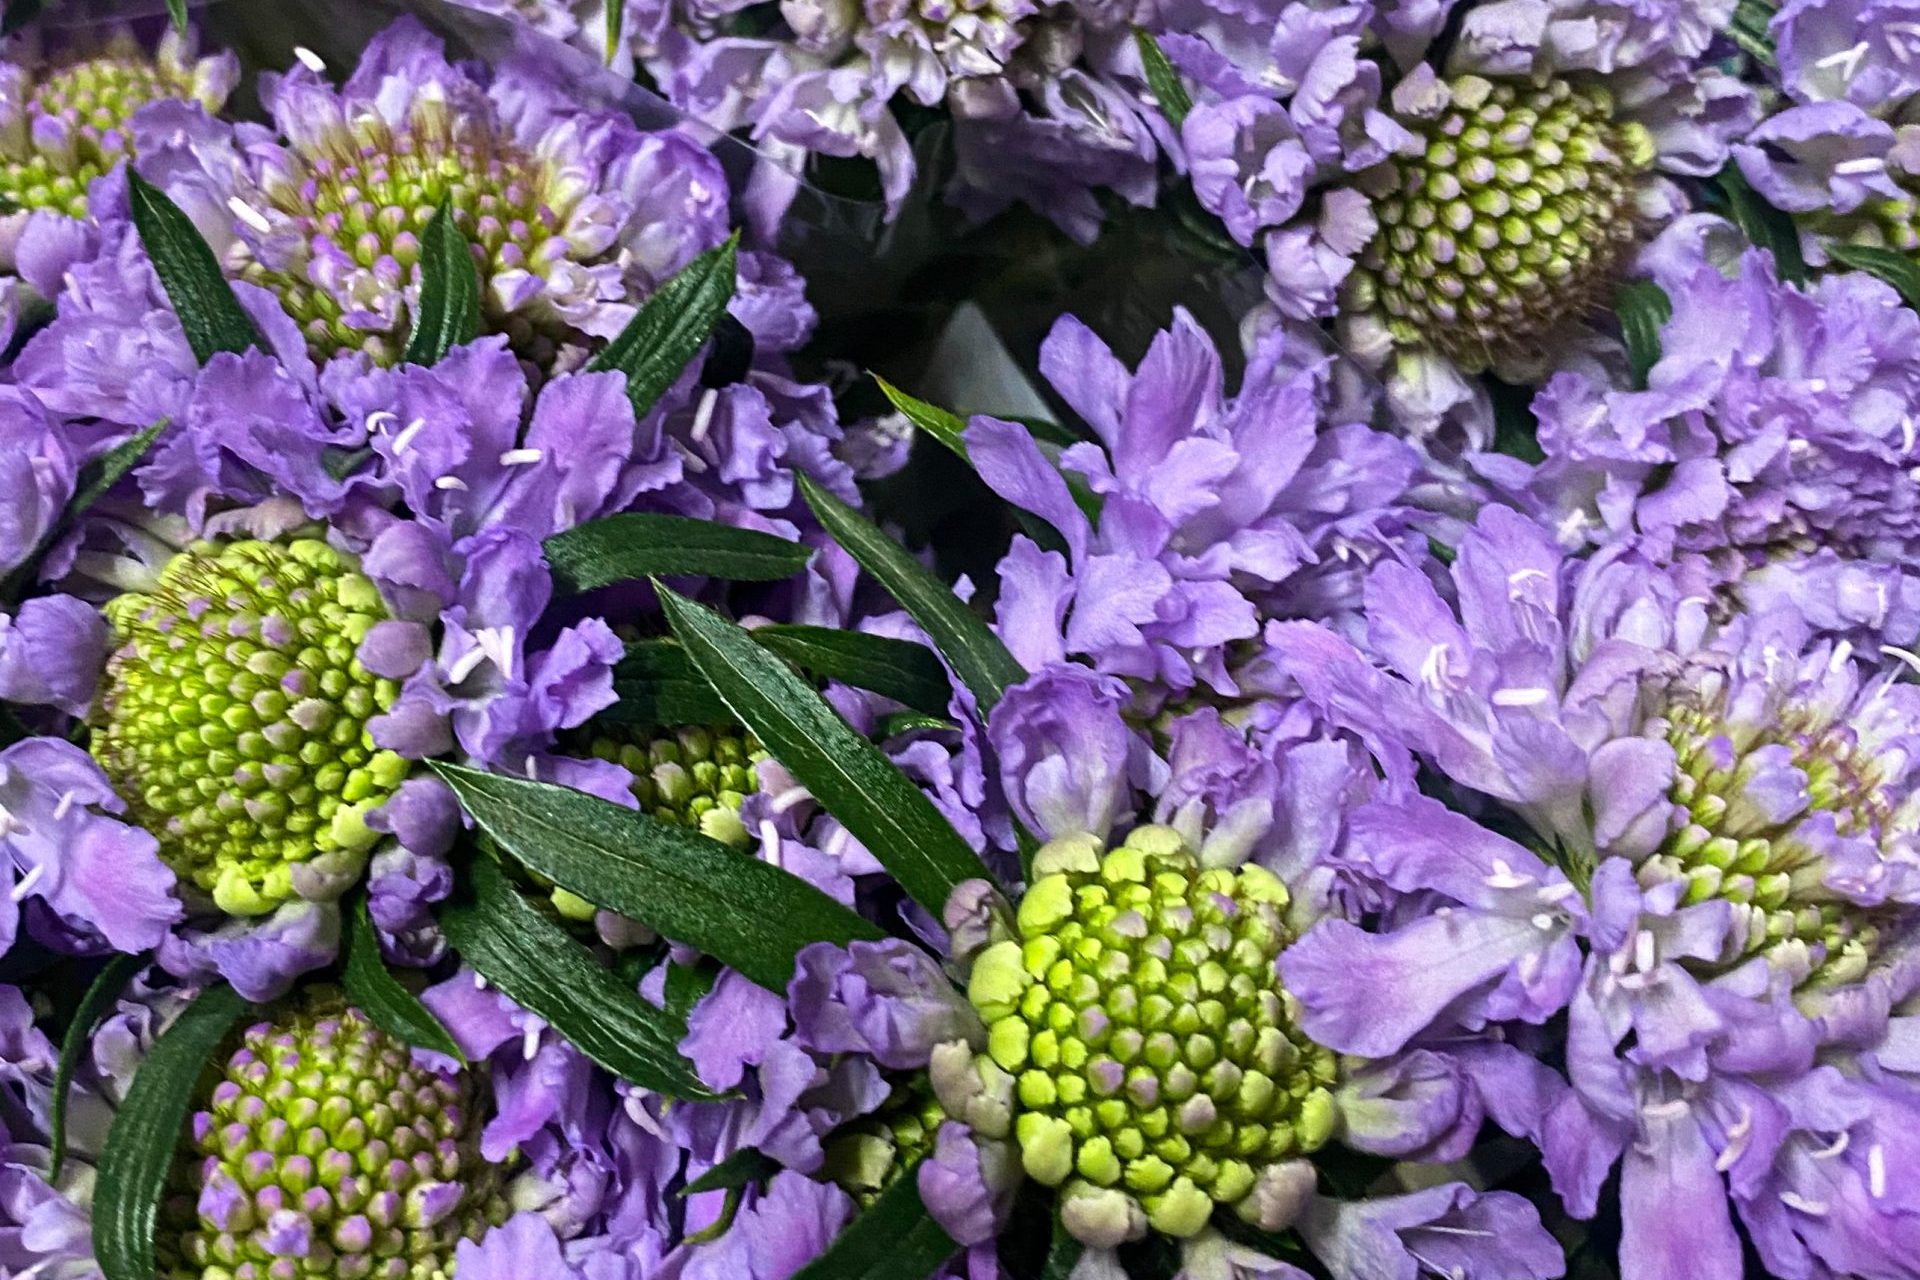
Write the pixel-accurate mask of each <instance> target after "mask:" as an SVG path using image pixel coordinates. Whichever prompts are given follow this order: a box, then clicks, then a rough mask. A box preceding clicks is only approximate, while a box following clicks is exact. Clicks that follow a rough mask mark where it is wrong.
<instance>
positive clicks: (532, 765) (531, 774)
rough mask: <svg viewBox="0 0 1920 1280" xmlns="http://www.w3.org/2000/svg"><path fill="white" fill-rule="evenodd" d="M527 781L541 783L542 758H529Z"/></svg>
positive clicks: (532, 756)
mask: <svg viewBox="0 0 1920 1280" xmlns="http://www.w3.org/2000/svg"><path fill="white" fill-rule="evenodd" d="M527 781H528V782H538V781H540V757H539V756H535V755H529V756H528V757H527Z"/></svg>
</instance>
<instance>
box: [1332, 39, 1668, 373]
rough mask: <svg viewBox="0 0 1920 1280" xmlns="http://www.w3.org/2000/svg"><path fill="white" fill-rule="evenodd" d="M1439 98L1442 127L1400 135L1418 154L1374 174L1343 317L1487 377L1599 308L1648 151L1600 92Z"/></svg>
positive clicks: (1559, 83)
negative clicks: (1351, 314) (1359, 316)
mask: <svg viewBox="0 0 1920 1280" xmlns="http://www.w3.org/2000/svg"><path fill="white" fill-rule="evenodd" d="M1447 87H1448V90H1449V91H1450V92H1451V95H1452V102H1451V105H1450V107H1449V109H1448V110H1447V111H1446V112H1445V114H1443V115H1442V116H1440V117H1439V118H1438V119H1436V120H1433V121H1431V122H1427V123H1425V124H1424V125H1414V124H1413V123H1412V122H1403V123H1408V124H1409V126H1410V127H1413V128H1414V129H1415V131H1416V132H1418V133H1421V134H1422V135H1423V138H1424V141H1425V143H1426V148H1425V150H1424V151H1423V152H1422V153H1421V154H1419V155H1414V156H1399V157H1395V158H1394V159H1393V160H1392V161H1390V162H1388V164H1387V165H1386V166H1383V169H1384V170H1385V171H1386V172H1385V174H1384V175H1383V176H1385V177H1387V178H1388V179H1389V180H1388V182H1387V185H1386V190H1385V191H1384V192H1382V193H1381V198H1380V199H1378V200H1377V201H1376V202H1375V205H1374V211H1375V213H1376V215H1377V216H1378V218H1379V222H1380V229H1379V231H1378V232H1377V233H1376V234H1375V236H1374V238H1373V241H1372V242H1371V243H1370V244H1369V245H1368V246H1367V248H1366V250H1365V252H1364V253H1363V254H1362V255H1361V261H1360V265H1359V266H1358V267H1357V268H1356V269H1355V271H1354V274H1353V277H1352V279H1351V281H1350V283H1349V290H1350V293H1349V305H1350V306H1351V307H1352V308H1353V309H1354V310H1357V311H1374V312H1376V313H1378V314H1379V315H1380V317H1381V319H1382V320H1383V322H1384V323H1385V325H1386V327H1387V329H1388V331H1389V332H1390V333H1391V334H1392V335H1393V337H1394V339H1395V340H1396V341H1398V342H1400V343H1402V344H1404V345H1407V346H1428V347H1437V348H1438V349H1440V350H1441V351H1442V352H1444V353H1445V354H1446V355H1447V356H1448V357H1450V358H1451V359H1452V360H1453V361H1454V362H1455V363H1457V364H1459V365H1460V366H1461V367H1462V368H1464V369H1466V370H1467V371H1468V372H1473V373H1479V372H1483V371H1485V370H1487V369H1489V368H1492V369H1494V370H1496V371H1498V370H1499V368H1500V367H1501V366H1502V365H1503V364H1506V363H1508V362H1509V361H1512V360H1516V359H1519V358H1522V357H1524V356H1526V355H1527V354H1528V353H1529V352H1530V351H1532V350H1533V349H1534V348H1535V347H1536V346H1537V345H1538V343H1539V342H1540V340H1541V337H1542V334H1543V332H1544V331H1546V330H1548V329H1551V328H1552V327H1553V326H1554V325H1556V324H1558V323H1559V322H1561V321H1563V320H1566V319H1569V318H1571V317H1573V316H1575V315H1577V314H1579V313H1580V312H1582V311H1584V310H1586V309H1587V308H1589V307H1591V306H1592V305H1594V304H1595V303H1596V302H1598V301H1600V300H1601V299H1602V298H1603V297H1604V293H1605V290H1606V289H1607V288H1608V287H1609V286H1610V285H1611V283H1612V281H1613V277H1614V272H1615V268H1616V267H1617V266H1618V265H1619V263H1620V262H1621V260H1622V259H1623V258H1624V257H1625V255H1626V252H1627V250H1628V248H1629V247H1630V246H1631V245H1632V243H1633V241H1634V239H1635V236H1636V234H1637V231H1638V227H1637V219H1636V216H1635V208H1634V206H1635V195H1636V190H1637V188H1638V186H1639V182H1640V179H1641V177H1642V176H1643V175H1644V174H1645V173H1646V172H1647V171H1648V170H1649V169H1650V168H1651V167H1652V163H1653V154H1654V149H1653V141H1652V138H1651V136H1650V135H1649V134H1648V133H1647V131H1646V129H1645V128H1644V127H1643V126H1641V125H1639V124H1636V123H1632V122H1629V121H1621V120H1616V119H1615V118H1614V112H1613V101H1612V98H1611V97H1610V96H1609V95H1608V93H1607V92H1606V90H1604V89H1602V88H1599V87H1597V86H1583V87H1575V86H1574V85H1572V84H1570V83H1568V82H1567V81H1565V80H1554V81H1550V82H1549V83H1547V84H1545V85H1541V86H1538V87H1535V86H1531V85H1525V84H1514V83H1509V82H1504V81H1489V80H1484V79H1481V78H1480V77H1478V76H1460V77H1457V78H1455V79H1454V80H1452V81H1450V82H1449V83H1448V86H1447Z"/></svg>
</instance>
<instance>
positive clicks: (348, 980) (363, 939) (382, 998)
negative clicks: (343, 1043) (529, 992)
mask: <svg viewBox="0 0 1920 1280" xmlns="http://www.w3.org/2000/svg"><path fill="white" fill-rule="evenodd" d="M340 985H341V986H342V987H343V988H345V989H346V993H347V999H348V1000H349V1001H351V1002H352V1003H353V1006H354V1008H356V1009H358V1010H360V1012H362V1013H364V1014H366V1015H367V1018H368V1019H369V1020H370V1021H371V1022H372V1023H373V1025H374V1026H376V1027H379V1028H380V1029H381V1030H382V1031H384V1032H386V1033H387V1034H388V1035H390V1036H392V1037H393V1038H394V1039H396V1040H398V1041H400V1042H401V1043H403V1044H410V1045H412V1046H414V1047H415V1048H417V1049H431V1050H433V1051H434V1052H435V1053H444V1054H445V1055H447V1057H449V1058H452V1059H453V1060H454V1061H455V1062H465V1061H466V1055H464V1054H462V1053H461V1052H460V1046H459V1045H457V1044H455V1043H454V1042H453V1037H452V1036H450V1035H448V1034H447V1029H446V1028H445V1027H443V1026H441V1025H440V1020H439V1019H438V1018H436V1017H434V1016H433V1011H432V1010H431V1009H429V1008H427V1006H426V1005H424V1004H421V1003H420V997H418V996H416V995H414V994H413V992H411V991H409V990H407V988H406V987H404V986H402V985H401V983H400V980H399V979H398V978H396V977H394V976H393V974H391V973H389V972H388V971H387V966H386V963H385V962H384V961H383V960H382V959H381V958H380V939H379V936H378V935H376V934H375V933H374V931H373V918H372V917H371V916H369V915H368V914H367V900H366V899H365V898H364V897H363V898H361V899H360V901H359V902H358V903H356V904H354V905H353V906H352V907H351V908H350V909H349V910H348V911H347V939H346V963H345V964H344V965H343V966H342V967H341V973H340Z"/></svg>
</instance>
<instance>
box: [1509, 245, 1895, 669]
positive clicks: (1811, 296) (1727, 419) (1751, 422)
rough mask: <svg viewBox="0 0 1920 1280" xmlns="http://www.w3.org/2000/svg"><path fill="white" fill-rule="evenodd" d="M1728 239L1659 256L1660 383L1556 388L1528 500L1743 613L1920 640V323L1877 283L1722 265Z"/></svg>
mask: <svg viewBox="0 0 1920 1280" xmlns="http://www.w3.org/2000/svg"><path fill="white" fill-rule="evenodd" d="M1722 230H1728V229H1726V228H1724V227H1722V226H1721V224H1718V223H1716V222H1708V223H1705V224H1701V223H1699V222H1697V221H1694V220H1689V221H1688V222H1684V223H1682V224H1680V225H1677V226H1676V227H1674V228H1673V230H1672V231H1670V232H1669V233H1668V234H1667V236H1666V237H1665V238H1663V240H1662V241H1661V242H1660V243H1659V244H1658V245H1656V247H1655V251H1654V252H1653V253H1650V255H1649V259H1650V261H1651V263H1652V265H1653V267H1654V270H1655V274H1656V278H1657V279H1658V280H1659V281H1660V283H1661V284H1662V286H1663V287H1664V288H1665V290H1666V293H1667V296H1668V297H1669V299H1670V300H1671V302H1672V304H1673V318H1672V320H1671V321H1669V322H1668V324H1667V325H1666V326H1664V328H1663V330H1662V338H1663V343H1664V345H1663V353H1662V356H1661V359H1660V360H1659V362H1658V363H1657V364H1655V365H1654V366H1653V369H1652V370H1651V371H1650V372H1649V374H1648V380H1647V388H1646V390H1644V391H1635V390H1631V389H1628V388H1625V387H1621V386H1614V385H1610V384H1609V383H1608V382H1607V381H1606V380H1605V379H1604V378H1603V377H1602V376H1600V375H1599V374H1597V373H1590V372H1586V371H1568V372H1563V373H1560V374H1556V375H1555V376H1554V377H1553V378H1552V379H1551V380H1550V381H1549V382H1548V383H1547V384H1546V386H1545V387H1543V388H1542V389H1541V391H1540V394H1539V395H1538V396H1537V397H1536V399H1535V403H1534V408H1535V412H1536V414H1537V415H1538V417H1539V421H1540V429H1539V432H1538V438H1539V442H1540V447H1541V449H1542V451H1543V452H1544V453H1545V454H1546V460H1545V461H1544V462H1543V463H1541V464H1540V465H1539V466H1538V467H1537V468H1536V469H1535V470H1534V472H1533V474H1532V476H1531V477H1530V479H1529V480H1528V481H1527V484H1526V494H1527V497H1528V500H1529V502H1531V503H1533V504H1536V509H1537V510H1538V512H1539V514H1540V517H1541V519H1542V520H1543V521H1545V522H1547V523H1550V524H1551V525H1552V526H1553V527H1554V528H1555V529H1556V530H1557V531H1558V532H1559V534H1560V538H1561V541H1562V543H1563V545H1567V546H1569V547H1579V546H1582V545H1586V544H1594V545H1604V544H1615V543H1622V542H1624V543H1627V544H1630V545H1632V546H1634V547H1635V548H1636V549H1638V550H1639V551H1640V552H1641V553H1642V554H1643V555H1645V556H1646V557H1647V558H1648V559H1651V560H1654V561H1656V562H1659V563H1673V562H1675V561H1685V562H1687V563H1688V564H1689V565H1691V566H1692V568H1693V569H1694V570H1695V571H1696V572H1697V574H1698V575H1699V577H1700V578H1701V580H1702V581H1703V582H1704V583H1705V584H1707V585H1709V586H1710V587H1712V588H1713V589H1715V590H1716V591H1718V592H1719V593H1720V600H1721V602H1722V604H1723V605H1725V606H1727V607H1733V606H1736V605H1737V606H1744V608H1745V609H1746V610H1748V611H1750V612H1754V613H1763V612H1766V611H1768V610H1769V609H1772V608H1774V607H1776V606H1779V605H1789V606H1791V607H1793V608H1795V609H1797V610H1798V611H1799V612H1800V613H1801V615H1802V616H1804V617H1805V618H1806V619H1807V620H1808V621H1809V622H1811V623H1813V624H1814V625H1815V626H1816V627H1819V628H1821V629H1823V630H1830V631H1836V632H1848V633H1853V634H1856V635H1860V636H1866V635H1885V636H1888V637H1905V636H1910V635H1913V634H1914V633H1915V632H1916V630H1917V629H1920V613H1916V608H1920V582H1916V581H1915V580H1914V578H1913V576H1912V573H1911V570H1910V568H1909V566H1910V565H1911V564H1912V563H1913V561H1914V558H1915V554H1916V552H1920V540H1916V534H1917V533H1920V528H1917V527H1916V525H1915V515H1914V502H1913V493H1914V481H1913V470H1914V467H1915V466H1916V464H1917V463H1920V455H1917V454H1916V451H1915V448H1914V445H1913V441H1912V428H1911V415H1910V413H1909V411H1908V406H1910V405H1911V404H1912V403H1913V401H1914V399H1915V396H1916V395H1917V394H1920V363H1917V362H1916V361H1915V360H1914V358H1913V356H1912V351H1913V348H1914V344H1915V342H1916V341H1920V322H1917V321H1916V320H1915V318H1914V315H1913V313H1912V312H1911V311H1910V310H1908V309H1907V308H1906V307H1905V306H1904V305H1903V304H1902V302H1901V300H1900V297H1899V295H1898V294H1896V293H1895V292H1894V291H1893V290H1892V289H1891V288H1889V287H1888V286H1887V285H1885V284H1883V283H1881V282H1880V281H1879V280H1876V279H1873V278H1872V277H1869V276H1866V275H1860V274H1840V275H1827V276H1825V277H1823V278H1822V279H1820V280H1819V281H1817V282H1816V283H1814V284H1812V285H1809V286H1807V287H1806V288H1804V289H1803V288H1798V287H1795V286H1791V285H1786V284H1782V283H1780V282H1779V281H1778V280H1776V279H1775V277H1774V272H1773V267H1772V260H1771V259H1770V258H1769V257H1768V256H1767V255H1765V254H1763V253H1761V252H1760V251H1758V250H1749V251H1748V252H1746V253H1745V254H1744V255H1742V256H1740V257H1739V258H1738V259H1737V261H1735V262H1733V263H1732V264H1731V274H1728V273H1726V272H1723V270H1722V269H1721V268H1720V267H1719V266H1716V265H1715V263H1714V262H1713V261H1712V260H1711V258H1710V256H1709V248H1708V242H1709V241H1710V240H1713V239H1716V238H1718V233H1719V232H1720V231H1722ZM1709 334H1710V335H1712V336H1711V338H1710V339H1708V338H1707V335H1709Z"/></svg>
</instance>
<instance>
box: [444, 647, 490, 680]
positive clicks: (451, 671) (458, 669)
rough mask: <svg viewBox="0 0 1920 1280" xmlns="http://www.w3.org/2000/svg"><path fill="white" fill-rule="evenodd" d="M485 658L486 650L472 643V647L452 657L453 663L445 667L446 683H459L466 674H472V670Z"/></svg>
mask: <svg viewBox="0 0 1920 1280" xmlns="http://www.w3.org/2000/svg"><path fill="white" fill-rule="evenodd" d="M486 660H487V654H486V650H484V649H482V648H481V647H480V646H479V645H477V644H476V645H474V647H473V648H471V649H469V650H467V651H466V652H465V653H463V654H461V655H460V656H459V657H458V658H456V659H454V663H453V665H452V666H450V667H448V668H447V683H448V684H459V683H461V682H462V681H464V680H465V679H466V678H467V677H468V676H470V675H472V674H473V673H474V671H475V670H476V669H478V668H479V666H480V664H481V663H483V662H485V661H486Z"/></svg>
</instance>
